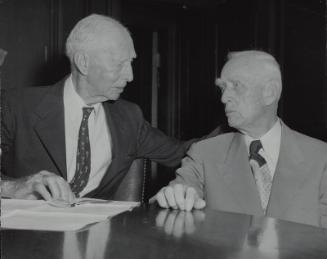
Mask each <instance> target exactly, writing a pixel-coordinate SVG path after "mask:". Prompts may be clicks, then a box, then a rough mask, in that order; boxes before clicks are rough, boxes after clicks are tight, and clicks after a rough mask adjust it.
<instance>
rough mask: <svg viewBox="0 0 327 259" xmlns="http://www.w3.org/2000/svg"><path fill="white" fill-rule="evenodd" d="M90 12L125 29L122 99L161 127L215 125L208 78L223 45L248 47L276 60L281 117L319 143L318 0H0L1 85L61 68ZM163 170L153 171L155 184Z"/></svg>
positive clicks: (45, 79) (323, 104)
mask: <svg viewBox="0 0 327 259" xmlns="http://www.w3.org/2000/svg"><path fill="white" fill-rule="evenodd" d="M90 13H101V14H108V15H111V16H113V17H115V18H117V19H118V20H120V21H121V22H122V23H123V24H125V25H126V26H127V27H128V28H129V30H130V31H131V33H132V37H133V39H134V42H135V49H136V52H137V55H138V58H137V59H136V61H135V62H134V63H133V69H134V78H135V79H134V81H133V82H132V83H130V84H129V86H128V87H127V88H126V90H125V92H124V95H123V97H124V98H126V99H128V100H131V101H134V102H136V103H138V104H139V105H140V106H141V107H142V109H143V112H144V115H145V117H146V118H147V119H148V120H149V121H150V122H152V124H153V125H155V126H158V127H159V128H160V129H162V130H163V131H164V132H165V133H167V134H168V135H170V136H174V137H177V138H180V139H189V138H193V137H200V136H203V135H205V134H208V133H209V132H210V131H211V130H213V129H214V128H215V127H216V126H217V125H219V124H221V123H223V122H224V121H225V116H224V111H223V108H222V105H221V104H220V100H219V99H220V93H219V91H218V89H217V87H215V85H214V80H215V78H216V77H217V75H219V71H220V69H221V68H222V65H223V64H224V62H225V57H226V54H227V53H228V52H229V51H236V50H245V49H253V48H255V49H261V50H265V51H268V52H270V53H271V54H273V55H274V56H275V57H276V58H277V60H278V62H279V63H280V65H281V68H282V73H283V81H284V82H283V83H284V86H283V95H282V99H281V101H280V109H279V116H280V117H281V118H282V119H283V120H284V121H285V122H286V124H288V125H289V126H290V127H292V128H294V129H296V130H298V131H300V132H304V133H306V134H308V135H310V136H313V137H316V138H320V139H322V140H325V141H327V87H326V78H327V72H326V60H327V56H326V34H327V29H326V23H327V18H326V0H265V1H262V0H120V1H119V0H29V1H27V0H0V48H2V49H4V50H6V51H7V52H8V55H7V57H6V60H5V62H4V65H3V67H2V68H1V69H2V71H1V75H2V85H1V86H2V88H13V87H27V86H33V85H48V84H51V83H54V82H56V81H58V80H60V79H61V78H62V77H64V76H65V75H66V74H68V73H69V63H68V60H67V59H66V58H65V56H64V43H65V39H66V37H67V35H68V33H69V32H70V30H71V29H72V27H73V26H74V25H75V23H76V22H77V21H78V20H80V19H81V18H82V17H84V16H86V15H88V14H90ZM160 170H161V171H165V170H164V169H162V168H159V171H160ZM168 172H170V173H168ZM171 172H172V171H167V173H168V174H159V175H155V176H154V178H155V179H156V180H158V182H160V185H161V184H163V183H164V182H167V180H168V179H169V178H170V177H171V176H172V173H171ZM167 175H168V176H167Z"/></svg>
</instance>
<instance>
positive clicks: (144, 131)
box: [137, 107, 195, 166]
mask: <svg viewBox="0 0 327 259" xmlns="http://www.w3.org/2000/svg"><path fill="white" fill-rule="evenodd" d="M137 110H138V111H137V116H138V120H139V121H140V122H141V123H140V124H139V125H140V127H139V129H138V134H137V136H138V141H137V156H138V157H144V158H148V159H150V160H152V161H154V162H158V163H160V164H163V165H166V166H177V165H179V164H180V162H181V160H182V158H183V157H184V156H185V154H186V151H187V150H188V149H189V147H190V145H191V144H192V143H193V142H194V141H195V139H192V140H189V141H185V142H183V141H179V140H177V139H175V138H172V137H168V136H167V135H165V134H164V133H163V132H162V131H160V130H159V129H156V128H154V127H152V126H151V125H150V124H149V122H147V121H146V120H145V119H144V117H143V114H142V112H141V110H140V108H139V107H137Z"/></svg>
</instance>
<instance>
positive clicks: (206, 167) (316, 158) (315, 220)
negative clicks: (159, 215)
mask: <svg viewBox="0 0 327 259" xmlns="http://www.w3.org/2000/svg"><path fill="white" fill-rule="evenodd" d="M175 183H184V184H187V185H190V186H193V187H194V188H196V190H197V191H198V193H199V194H200V195H201V196H202V197H204V198H205V200H206V202H207V206H209V207H210V208H213V209H218V210H223V211H230V212H238V213H244V214H250V215H263V211H262V209H261V205H260V204H261V203H260V197H259V194H258V191H257V188H256V184H255V182H254V178H253V175H252V172H251V168H250V165H249V158H248V152H247V150H246V145H245V143H244V140H243V136H242V135H241V134H240V133H227V134H223V135H220V136H217V137H214V138H211V139H207V140H203V141H201V142H198V143H196V144H194V145H192V146H191V148H190V150H189V151H188V156H187V157H186V158H184V159H183V162H182V167H181V168H180V169H178V170H177V179H176V180H174V181H173V182H172V183H171V184H175ZM326 212H327V143H324V142H322V141H319V140H316V139H313V138H310V137H308V136H305V135H303V134H300V133H298V132H296V131H294V130H291V129H290V128H289V127H287V126H286V125H285V124H284V123H282V136H281V146H280V153H279V158H278V162H277V166H276V171H275V175H274V179H273V184H272V189H271V195H270V199H269V203H268V207H267V215H268V216H271V217H275V218H279V219H284V220H290V221H295V222H299V223H305V224H311V225H316V226H318V225H322V224H321V222H322V220H323V219H322V217H323V216H324V215H327V214H326Z"/></svg>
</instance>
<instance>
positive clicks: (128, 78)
mask: <svg viewBox="0 0 327 259" xmlns="http://www.w3.org/2000/svg"><path fill="white" fill-rule="evenodd" d="M124 74H125V77H126V81H127V82H132V81H133V79H134V77H133V68H132V65H131V64H128V65H127V66H126V68H125V71H124Z"/></svg>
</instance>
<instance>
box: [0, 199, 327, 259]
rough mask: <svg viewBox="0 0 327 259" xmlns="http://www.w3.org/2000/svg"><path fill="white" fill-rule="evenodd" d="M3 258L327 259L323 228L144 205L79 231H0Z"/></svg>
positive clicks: (326, 230)
mask: <svg viewBox="0 0 327 259" xmlns="http://www.w3.org/2000/svg"><path fill="white" fill-rule="evenodd" d="M1 239H2V258H3V259H9V258H12V259H19V258H26V259H28V258H31V259H38V258H40V259H51V258H61V259H62V258H65V259H75V258H76V259H84V258H86V259H89V258H90V259H93V258H114V259H115V258H133V259H134V258H142V259H145V258H187V259H191V258H200V259H204V258H224V259H227V258H228V259H232V258H240V259H241V258H242V259H243V258H249V259H254V258H278V259H291V258H294V259H301V258H303V259H309V258H315V259H319V258H321V259H326V258H327V229H324V228H315V227H312V226H308V225H302V224H297V223H292V222H286V221H281V220H275V219H273V218H255V217H253V216H248V215H242V214H234V213H226V212H219V211H213V210H209V209H206V210H203V211H193V212H180V211H174V210H164V209H160V208H159V207H158V206H156V205H151V206H143V207H140V208H136V209H134V210H133V211H132V212H125V213H123V214H121V215H118V216H116V217H114V218H112V219H110V220H107V221H105V222H101V223H98V224H94V225H92V226H90V227H88V228H86V229H84V230H81V231H78V232H50V231H27V230H26V231H22V230H2V231H1Z"/></svg>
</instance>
